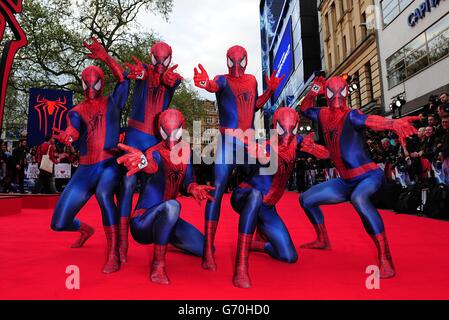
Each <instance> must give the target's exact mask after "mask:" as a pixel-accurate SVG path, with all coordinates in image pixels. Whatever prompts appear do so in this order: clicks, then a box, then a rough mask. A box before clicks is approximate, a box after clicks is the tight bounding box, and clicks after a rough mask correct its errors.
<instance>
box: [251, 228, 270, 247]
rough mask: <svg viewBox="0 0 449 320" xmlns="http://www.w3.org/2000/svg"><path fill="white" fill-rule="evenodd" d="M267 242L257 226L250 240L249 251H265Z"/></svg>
mask: <svg viewBox="0 0 449 320" xmlns="http://www.w3.org/2000/svg"><path fill="white" fill-rule="evenodd" d="M267 242H268V241H267V237H266V236H265V235H264V234H263V233H262V231H261V230H260V229H259V228H257V229H256V234H255V236H254V239H253V241H252V242H251V251H257V252H265V245H266V244H267Z"/></svg>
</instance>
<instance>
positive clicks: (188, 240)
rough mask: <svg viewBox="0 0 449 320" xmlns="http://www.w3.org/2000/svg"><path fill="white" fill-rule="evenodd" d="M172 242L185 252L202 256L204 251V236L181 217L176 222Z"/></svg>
mask: <svg viewBox="0 0 449 320" xmlns="http://www.w3.org/2000/svg"><path fill="white" fill-rule="evenodd" d="M170 243H171V244H172V245H174V246H175V247H176V248H178V249H181V250H183V251H184V252H185V253H188V254H192V255H194V256H197V257H202V256H203V252H204V236H203V234H202V233H201V232H200V231H199V230H198V229H197V228H195V227H194V226H193V225H191V224H190V223H188V222H187V221H185V220H183V219H181V218H179V219H178V222H176V225H175V228H174V230H173V233H172V235H171V237H170Z"/></svg>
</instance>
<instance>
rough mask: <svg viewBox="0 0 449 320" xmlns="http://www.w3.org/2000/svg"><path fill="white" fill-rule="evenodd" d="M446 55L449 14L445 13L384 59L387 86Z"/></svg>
mask: <svg viewBox="0 0 449 320" xmlns="http://www.w3.org/2000/svg"><path fill="white" fill-rule="evenodd" d="M448 55H449V15H446V16H445V17H444V18H443V19H441V20H440V21H438V22H437V23H436V24H434V25H433V26H431V27H430V28H429V29H427V30H426V31H425V32H424V33H422V34H421V35H419V36H418V37H417V38H415V39H414V40H412V41H411V42H410V43H408V44H407V45H405V46H404V47H403V48H401V49H399V50H398V51H397V52H395V53H394V54H393V55H391V56H390V57H389V58H388V59H387V60H386V62H387V79H388V86H389V88H392V87H394V86H395V85H397V84H399V83H401V82H403V81H404V80H406V79H407V78H410V77H412V76H413V75H415V74H416V73H418V72H419V71H421V70H423V69H424V68H426V67H427V66H429V65H431V64H433V63H436V62H438V61H439V60H441V59H442V58H444V57H447V56H448Z"/></svg>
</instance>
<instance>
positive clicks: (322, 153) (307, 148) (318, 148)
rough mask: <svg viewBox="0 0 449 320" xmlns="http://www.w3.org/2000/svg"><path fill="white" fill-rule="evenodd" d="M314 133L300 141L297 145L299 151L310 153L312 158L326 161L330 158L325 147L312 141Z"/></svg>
mask: <svg viewBox="0 0 449 320" xmlns="http://www.w3.org/2000/svg"><path fill="white" fill-rule="evenodd" d="M313 136H314V133H310V134H308V135H307V136H306V137H305V138H304V139H302V141H301V142H300V143H299V146H300V149H301V151H304V152H307V153H310V154H311V155H313V156H314V157H316V158H318V159H328V158H329V157H330V154H329V150H327V149H326V147H324V146H322V145H319V144H316V143H315V141H314V140H313Z"/></svg>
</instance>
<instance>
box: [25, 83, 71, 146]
mask: <svg viewBox="0 0 449 320" xmlns="http://www.w3.org/2000/svg"><path fill="white" fill-rule="evenodd" d="M72 107H73V93H72V92H71V91H64V90H48V89H35V88H33V89H31V90H30V104H29V108H28V131H27V132H28V135H27V136H28V144H29V145H30V146H36V145H39V144H41V143H42V142H43V141H44V139H45V136H47V135H51V134H52V130H53V129H55V128H56V129H59V130H65V128H66V126H67V119H66V118H67V113H68V112H69V111H70V109H72Z"/></svg>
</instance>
